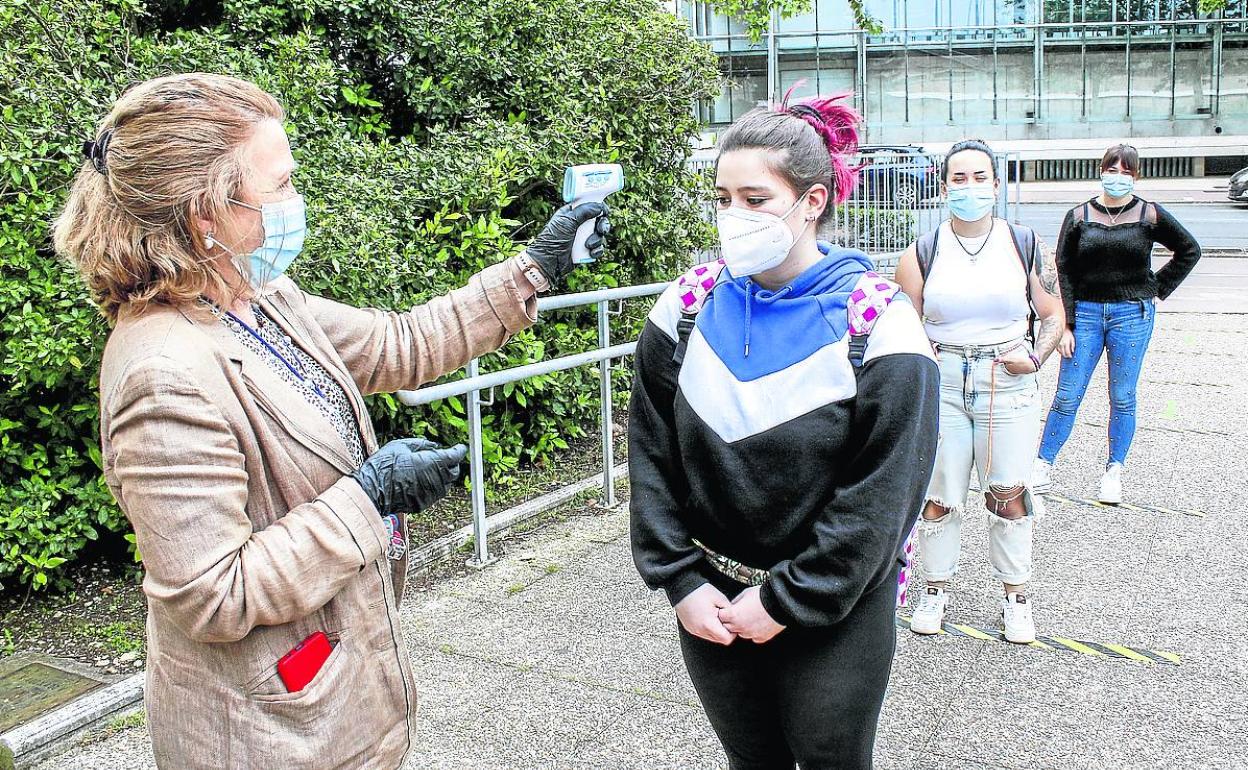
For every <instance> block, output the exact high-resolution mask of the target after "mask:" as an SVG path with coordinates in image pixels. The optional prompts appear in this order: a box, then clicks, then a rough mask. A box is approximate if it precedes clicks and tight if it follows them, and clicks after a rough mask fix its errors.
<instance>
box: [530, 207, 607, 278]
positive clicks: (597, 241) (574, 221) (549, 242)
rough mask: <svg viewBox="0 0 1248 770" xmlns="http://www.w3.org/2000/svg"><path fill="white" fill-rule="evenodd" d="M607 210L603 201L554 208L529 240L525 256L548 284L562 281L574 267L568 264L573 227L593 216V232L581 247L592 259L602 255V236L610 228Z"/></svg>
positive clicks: (575, 227) (570, 259)
mask: <svg viewBox="0 0 1248 770" xmlns="http://www.w3.org/2000/svg"><path fill="white" fill-rule="evenodd" d="M607 214H608V209H607V205H606V204H605V203H598V202H597V201H594V202H591V203H582V204H581V205H579V206H577V207H576V208H572V204H571V203H568V204H566V205H565V206H564V207H563V208H561V209H559V210H558V211H556V212H555V215H554V216H552V217H551V218H550V221H549V222H547V223H546V227H544V228H543V229H542V232H541V233H540V234H538V236H537V238H535V239H534V240H533V243H531V244H529V248H528V249H527V251H528V253H529V256H530V257H532V258H533V261H534V262H536V263H537V266H538V267H539V268H541V271H542V273H543V274H545V276H546V277H547V278H548V279H550V282H551V284H553V285H560V284H562V283H563V279H564V278H566V277H567V275H568V273H570V272H572V268H573V267H575V265H573V264H572V242H573V241H574V240H576V231H577V228H579V227H580V226H581V225H583V224H584V223H586V222H588V221H589V220H591V219H597V220H598V223H597V224H596V225H595V226H594V232H592V233H591V234H590V236H589V237H588V238H586V239H585V248H586V250H588V251H589V255H590V256H591V257H593V258H594V259H599V258H600V257H602V250H603V238H604V237H605V236H606V234H607V233H609V232H611V223H610V222H608V221H607Z"/></svg>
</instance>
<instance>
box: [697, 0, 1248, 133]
mask: <svg viewBox="0 0 1248 770" xmlns="http://www.w3.org/2000/svg"><path fill="white" fill-rule="evenodd" d="M813 5H814V7H813V9H812V10H811V12H810V13H807V14H804V15H801V16H796V17H793V18H790V19H784V20H777V21H776V23H774V24H773V27H772V29H771V30H770V31H769V32H768V33H767V34H765V35H764V36H763V39H762V40H761V41H759V42H758V43H751V41H750V40H749V38H748V36H747V35H746V33H745V30H744V29H743V27H742V25H740V24H739V23H737V22H736V21H733V20H730V19H727V18H725V17H723V16H721V15H718V14H715V13H713V12H712V10H711V9H710V7H709V6H708V5H707V4H706V3H703V2H684V3H682V4H681V6H680V13H681V16H682V18H684V19H685V20H686V21H687V23H688V24H689V28H690V33H691V34H692V35H693V36H694V37H695V38H697V39H699V40H703V41H705V42H706V43H707V44H709V45H710V46H711V47H712V48H713V49H714V50H715V51H716V52H717V53H718V54H719V56H720V66H721V70H722V73H723V80H724V89H723V93H722V94H721V95H720V96H719V98H718V99H715V100H708V101H706V102H704V103H702V104H701V105H699V107H698V109H699V112H700V116H701V118H702V119H703V120H704V121H705V122H706V123H707V124H708V126H709V127H710V128H711V129H712V130H714V129H715V128H716V127H719V126H724V125H727V124H728V123H731V122H732V121H733V119H735V118H736V117H738V116H740V115H742V114H743V113H745V112H746V111H748V110H750V109H752V108H753V107H755V106H756V105H758V104H759V103H763V102H766V101H767V100H768V99H772V100H778V99H779V98H780V96H781V95H783V94H784V92H785V91H786V90H788V89H789V88H791V87H794V86H796V90H795V91H794V94H795V96H796V97H798V98H800V97H805V96H812V95H815V94H824V95H827V94H832V93H836V92H848V91H852V92H853V93H854V95H855V96H854V98H855V100H856V104H857V107H858V108H859V110H861V111H862V113H863V115H864V116H865V117H866V122H867V131H868V136H867V140H868V141H869V142H873V143H903V142H908V143H920V142H941V141H954V140H957V139H960V138H963V137H966V136H979V137H983V138H985V139H989V140H1029V139H1041V140H1044V139H1048V140H1061V139H1092V138H1132V137H1179V136H1181V137H1202V136H1223V137H1228V138H1229V137H1232V136H1244V137H1245V142H1248V0H1229V2H1228V5H1227V8H1226V9H1225V10H1222V11H1218V12H1215V13H1213V14H1202V13H1201V12H1200V10H1199V4H1198V1H1197V0H923V1H922V2H919V1H917V0H915V1H912V2H904V1H903V0H867V3H866V6H867V9H868V11H869V12H870V13H871V15H872V16H874V17H875V18H876V19H877V20H879V21H880V22H881V24H882V26H883V31H881V32H880V33H878V34H870V33H866V32H862V31H856V30H854V29H853V28H852V27H853V15H852V14H851V12H850V9H849V5H848V3H847V2H846V0H815V2H814V4H813Z"/></svg>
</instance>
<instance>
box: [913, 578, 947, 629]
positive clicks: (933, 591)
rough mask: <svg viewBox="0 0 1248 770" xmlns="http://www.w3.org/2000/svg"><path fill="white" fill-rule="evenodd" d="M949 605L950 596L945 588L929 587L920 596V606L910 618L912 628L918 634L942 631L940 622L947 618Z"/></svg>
mask: <svg viewBox="0 0 1248 770" xmlns="http://www.w3.org/2000/svg"><path fill="white" fill-rule="evenodd" d="M948 606H949V597H948V596H947V595H945V589H943V588H932V587H930V586H929V587H928V588H927V590H925V591H924V592H923V595H922V596H921V597H919V606H918V607H917V608H915V610H914V615H913V617H911V618H910V630H911V631H913V632H914V633H916V634H935V633H939V632H940V624H941V623H943V622H944V620H945V608H946V607H948Z"/></svg>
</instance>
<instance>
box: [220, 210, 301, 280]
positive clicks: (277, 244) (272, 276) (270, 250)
mask: <svg viewBox="0 0 1248 770" xmlns="http://www.w3.org/2000/svg"><path fill="white" fill-rule="evenodd" d="M230 202H231V203H233V204H236V205H238V206H242V207H243V208H248V209H251V210H252V211H259V212H260V218H261V221H262V222H263V226H264V242H262V243H261V244H260V246H259V247H257V248H256V250H255V251H253V252H251V253H250V254H248V255H247V265H246V270H244V269H243V267H244V266H243V265H238V264H237V263H236V265H235V266H236V267H238V268H239V270H240V272H244V273H245V274H246V275H247V278H248V280H249V281H250V282H251V286H252V288H254V289H255V290H256V291H260V290H261V289H263V288H264V287H265V286H266V285H267V284H268V283H269V282H271V281H273V280H276V279H277V278H278V277H279V276H281V275H282V274H283V273H285V272H286V269H287V268H289V267H290V264H291V263H292V262H294V261H295V257H298V256H299V253H300V252H301V251H303V238H304V235H305V233H306V232H307V207H306V206H305V205H304V202H303V196H302V195H296V196H294V197H293V198H287V199H286V200H282V201H277V202H276V203H264V204H261V205H259V206H253V205H251V204H250V203H243V202H242V201H238V200H234V199H232V198H231V199H230ZM222 248H225V246H222ZM226 251H227V252H228V253H229V254H230V255H231V256H235V257H237V255H235V254H234V252H232V251H229V249H226Z"/></svg>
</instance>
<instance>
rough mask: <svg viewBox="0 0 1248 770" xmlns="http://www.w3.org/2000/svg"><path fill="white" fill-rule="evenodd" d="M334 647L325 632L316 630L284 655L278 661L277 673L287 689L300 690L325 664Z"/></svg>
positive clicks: (291, 690)
mask: <svg viewBox="0 0 1248 770" xmlns="http://www.w3.org/2000/svg"><path fill="white" fill-rule="evenodd" d="M333 649H334V648H333V645H331V644H330V643H329V637H327V636H325V632H323V631H316V632H315V633H313V634H311V635H309V636H308V638H307V639H304V640H303V641H302V642H300V643H299V644H296V645H295V646H294V647H292V648H291V650H290V652H288V653H286V654H285V655H283V656H282V659H281V660H279V661H278V662H277V675H278V676H280V677H281V678H282V683H283V684H285V685H286V689H287V690H289V691H290V692H299V691H300V690H302V689H303V688H304V687H306V686H307V684H308V682H311V681H312V678H313V677H315V676H316V672H318V671H320V670H321V666H323V665H325V661H326V659H328V658H329V653H330V652H332V651H333Z"/></svg>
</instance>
